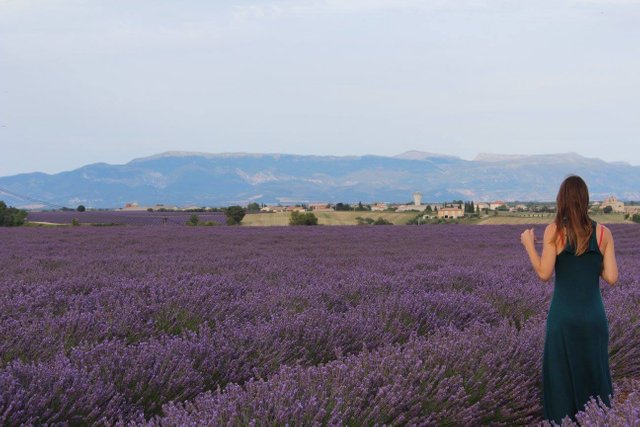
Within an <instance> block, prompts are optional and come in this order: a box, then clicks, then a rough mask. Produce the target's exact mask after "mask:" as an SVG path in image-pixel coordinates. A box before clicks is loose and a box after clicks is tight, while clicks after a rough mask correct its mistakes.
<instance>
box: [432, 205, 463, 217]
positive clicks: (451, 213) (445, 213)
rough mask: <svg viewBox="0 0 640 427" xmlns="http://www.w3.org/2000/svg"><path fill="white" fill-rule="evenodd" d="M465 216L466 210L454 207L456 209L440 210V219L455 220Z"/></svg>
mask: <svg viewBox="0 0 640 427" xmlns="http://www.w3.org/2000/svg"><path fill="white" fill-rule="evenodd" d="M463 216H464V210H462V209H461V208H458V207H454V208H449V207H447V208H442V209H439V210H438V218H445V219H455V218H461V217H463Z"/></svg>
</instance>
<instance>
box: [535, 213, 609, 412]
mask: <svg viewBox="0 0 640 427" xmlns="http://www.w3.org/2000/svg"><path fill="white" fill-rule="evenodd" d="M592 223H593V224H592V225H593V233H592V235H591V240H590V241H589V249H587V252H585V253H583V254H582V255H580V256H576V255H575V251H574V249H573V248H572V247H571V245H570V244H569V242H567V243H566V244H565V248H564V250H563V251H562V253H560V255H558V257H557V258H556V265H555V285H554V291H553V298H552V299H551V305H550V307H549V314H548V315H547V327H546V335H545V343H544V356H543V363H542V386H543V407H544V417H545V419H547V420H554V421H556V422H557V423H560V420H561V419H562V418H564V417H565V416H566V415H569V417H571V419H572V420H573V421H575V417H574V415H575V413H576V412H578V411H581V410H582V409H584V405H585V403H587V402H588V401H589V396H594V397H595V396H596V395H598V396H600V397H601V398H602V400H603V402H605V403H606V404H607V405H608V406H610V399H609V395H613V387H612V384H611V374H610V371H609V348H608V347H609V325H608V323H607V317H606V315H605V310H604V305H603V303H602V297H601V295H600V280H599V278H600V271H601V267H602V259H603V257H602V253H601V252H600V249H599V247H598V239H597V237H596V223H595V221H592ZM565 240H567V239H565Z"/></svg>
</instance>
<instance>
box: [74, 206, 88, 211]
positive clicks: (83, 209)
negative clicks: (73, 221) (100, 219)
mask: <svg viewBox="0 0 640 427" xmlns="http://www.w3.org/2000/svg"><path fill="white" fill-rule="evenodd" d="M76 210H77V211H78V212H84V211H86V210H87V208H85V207H84V205H78V207H77V208H76Z"/></svg>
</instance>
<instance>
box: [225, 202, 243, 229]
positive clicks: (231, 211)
mask: <svg viewBox="0 0 640 427" xmlns="http://www.w3.org/2000/svg"><path fill="white" fill-rule="evenodd" d="M224 214H225V215H226V216H227V224H228V225H237V224H240V222H241V221H242V218H244V216H245V214H246V210H245V209H244V208H243V207H242V206H238V205H234V206H229V207H228V208H226V209H225V210H224Z"/></svg>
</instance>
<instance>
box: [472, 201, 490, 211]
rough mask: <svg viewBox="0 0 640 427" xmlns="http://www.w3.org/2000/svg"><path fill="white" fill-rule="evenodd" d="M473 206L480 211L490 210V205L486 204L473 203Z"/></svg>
mask: <svg viewBox="0 0 640 427" xmlns="http://www.w3.org/2000/svg"><path fill="white" fill-rule="evenodd" d="M473 206H474V207H476V208H478V209H480V210H484V209H490V206H489V203H485V202H473Z"/></svg>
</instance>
